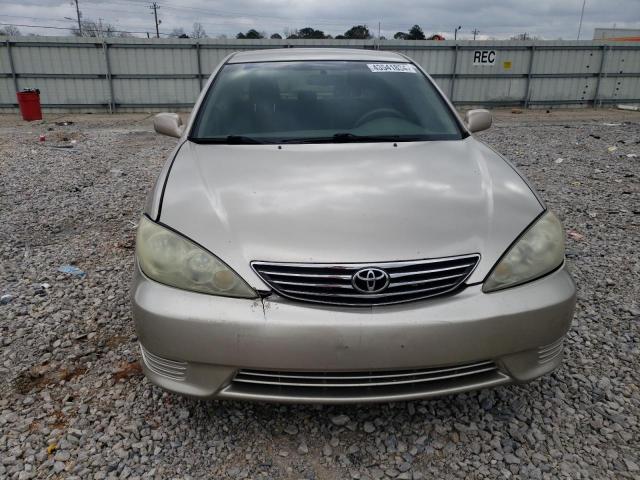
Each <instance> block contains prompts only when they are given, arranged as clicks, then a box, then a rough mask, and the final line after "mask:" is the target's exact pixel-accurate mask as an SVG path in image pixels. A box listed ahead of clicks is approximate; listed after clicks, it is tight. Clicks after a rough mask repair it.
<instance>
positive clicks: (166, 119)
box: [153, 113, 184, 138]
mask: <svg viewBox="0 0 640 480" xmlns="http://www.w3.org/2000/svg"><path fill="white" fill-rule="evenodd" d="M153 128H154V129H155V131H156V132H158V133H161V134H162V135H168V136H170V137H177V138H180V137H181V136H182V131H183V130H184V125H183V124H182V119H181V118H180V115H178V114H177V113H159V114H157V115H156V116H155V117H154V118H153Z"/></svg>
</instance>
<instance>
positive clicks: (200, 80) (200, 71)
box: [196, 42, 202, 90]
mask: <svg viewBox="0 0 640 480" xmlns="http://www.w3.org/2000/svg"><path fill="white" fill-rule="evenodd" d="M196 60H197V62H198V85H200V90H202V59H201V58H200V42H196Z"/></svg>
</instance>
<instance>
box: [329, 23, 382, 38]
mask: <svg viewBox="0 0 640 480" xmlns="http://www.w3.org/2000/svg"><path fill="white" fill-rule="evenodd" d="M340 36H341V35H339V36H338V37H336V38H339V37H340ZM344 38H348V39H352V40H369V39H370V38H373V36H372V35H371V32H369V28H367V26H366V25H354V26H353V27H351V28H350V29H349V30H347V31H346V32H344Z"/></svg>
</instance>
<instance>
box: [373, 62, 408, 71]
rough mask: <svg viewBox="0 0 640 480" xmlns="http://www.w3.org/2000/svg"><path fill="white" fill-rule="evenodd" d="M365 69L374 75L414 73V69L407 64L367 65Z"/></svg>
mask: <svg viewBox="0 0 640 480" xmlns="http://www.w3.org/2000/svg"><path fill="white" fill-rule="evenodd" d="M367 67H369V70H371V71H372V72H374V73H382V72H401V73H416V67H414V66H413V65H410V64H408V63H367Z"/></svg>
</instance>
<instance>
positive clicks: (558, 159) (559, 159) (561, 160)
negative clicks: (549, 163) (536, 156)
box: [555, 158, 564, 163]
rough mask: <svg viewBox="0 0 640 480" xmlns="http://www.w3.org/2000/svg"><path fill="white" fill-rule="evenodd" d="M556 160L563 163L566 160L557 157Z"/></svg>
mask: <svg viewBox="0 0 640 480" xmlns="http://www.w3.org/2000/svg"><path fill="white" fill-rule="evenodd" d="M555 162H556V163H562V162H564V158H556V159H555Z"/></svg>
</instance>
